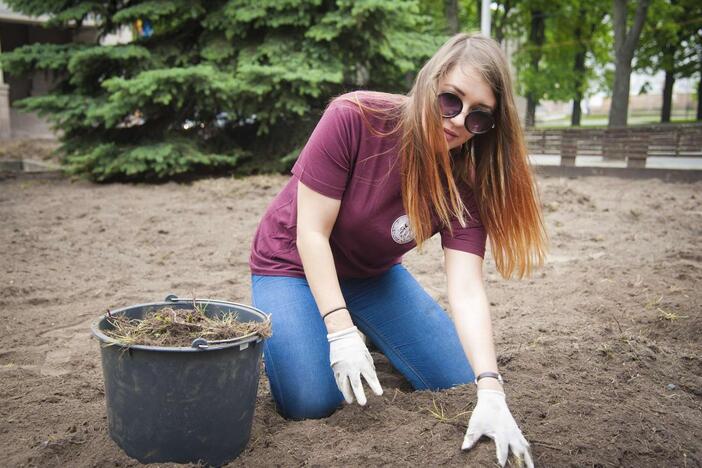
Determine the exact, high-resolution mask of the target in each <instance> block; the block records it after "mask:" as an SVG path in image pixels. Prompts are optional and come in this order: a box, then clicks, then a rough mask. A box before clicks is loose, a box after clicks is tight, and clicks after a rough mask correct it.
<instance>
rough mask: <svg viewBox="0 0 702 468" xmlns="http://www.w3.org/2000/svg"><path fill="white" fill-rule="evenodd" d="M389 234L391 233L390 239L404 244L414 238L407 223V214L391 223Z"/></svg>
mask: <svg viewBox="0 0 702 468" xmlns="http://www.w3.org/2000/svg"><path fill="white" fill-rule="evenodd" d="M390 234H392V240H394V241H395V242H397V243H398V244H406V243H408V242H412V241H413V240H414V233H413V232H412V228H410V225H409V217H408V216H407V215H402V216H400V217H399V218H397V219H396V220H395V222H394V223H392V228H391V229H390Z"/></svg>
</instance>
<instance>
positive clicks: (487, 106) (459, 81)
mask: <svg viewBox="0 0 702 468" xmlns="http://www.w3.org/2000/svg"><path fill="white" fill-rule="evenodd" d="M447 92H448V93H453V94H455V95H456V96H458V97H459V98H460V99H461V101H462V102H463V109H462V110H461V112H460V113H459V114H458V115H456V116H455V117H451V118H448V117H444V118H443V127H444V135H445V136H446V142H447V143H448V147H449V150H452V149H454V148H458V147H459V146H461V145H462V144H463V143H465V142H466V141H468V140H470V139H471V138H473V134H472V133H470V132H469V131H468V130H467V129H466V127H465V125H464V122H465V118H466V115H468V112H470V111H472V110H475V109H483V110H487V111H490V112H492V113H493V114H494V112H495V106H496V100H495V95H494V94H493V92H492V89H491V88H490V85H488V84H487V82H486V81H485V80H483V78H482V77H481V76H480V73H478V72H477V71H476V70H475V69H474V68H473V67H471V66H466V67H460V66H457V67H453V69H452V70H451V71H449V72H448V73H447V74H446V75H445V76H444V77H443V78H441V79H440V80H439V94H441V93H447Z"/></svg>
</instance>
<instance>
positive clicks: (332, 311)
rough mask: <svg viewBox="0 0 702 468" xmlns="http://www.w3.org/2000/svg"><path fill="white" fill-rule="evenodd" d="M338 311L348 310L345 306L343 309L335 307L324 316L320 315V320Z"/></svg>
mask: <svg viewBox="0 0 702 468" xmlns="http://www.w3.org/2000/svg"><path fill="white" fill-rule="evenodd" d="M340 310H349V309H347V308H346V306H344V307H337V308H336V309H332V310H330V311H329V312H327V313H326V314H324V315H322V320H324V319H325V318H327V315H331V314H333V313H334V312H338V311H340Z"/></svg>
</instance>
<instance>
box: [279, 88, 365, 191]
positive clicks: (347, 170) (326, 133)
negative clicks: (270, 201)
mask: <svg viewBox="0 0 702 468" xmlns="http://www.w3.org/2000/svg"><path fill="white" fill-rule="evenodd" d="M353 106H354V104H353V103H350V102H345V101H339V100H336V101H333V102H332V103H331V104H330V105H329V106H328V107H327V109H326V110H325V111H324V114H323V115H322V118H321V119H320V120H319V122H318V123H317V126H316V127H315V129H314V131H313V132H312V135H310V138H309V140H308V141H307V144H306V145H305V147H304V148H303V149H302V152H301V153H300V156H299V157H298V159H297V162H295V165H294V166H293V168H292V173H293V174H295V175H296V176H297V177H298V178H299V179H300V181H301V182H302V183H304V184H305V185H306V186H308V187H309V188H311V189H312V190H314V191H316V192H319V193H321V194H322V195H326V196H328V197H331V198H334V199H337V200H341V198H342V197H343V195H344V191H345V190H346V185H347V183H348V181H349V178H350V176H351V172H352V169H353V164H354V161H355V160H356V156H357V153H358V146H359V145H358V139H359V138H360V135H361V130H362V128H361V126H362V125H363V121H362V118H361V116H360V114H359V111H358V110H357V109H354V108H353Z"/></svg>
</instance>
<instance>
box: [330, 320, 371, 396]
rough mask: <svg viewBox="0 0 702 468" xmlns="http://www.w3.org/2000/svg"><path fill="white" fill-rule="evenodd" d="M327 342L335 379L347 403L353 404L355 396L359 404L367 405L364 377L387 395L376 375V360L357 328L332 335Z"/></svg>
mask: <svg viewBox="0 0 702 468" xmlns="http://www.w3.org/2000/svg"><path fill="white" fill-rule="evenodd" d="M327 340H328V341H329V361H330V364H331V367H332V370H333V371H334V379H335V380H336V385H337V386H338V387H339V390H340V391H341V393H342V394H343V395H344V399H345V400H346V403H353V401H354V397H355V399H356V400H357V401H358V404H359V405H361V406H363V405H365V404H366V394H365V393H364V392H363V384H362V383H361V376H362V377H363V378H364V379H366V382H367V383H368V386H369V387H370V389H371V390H372V391H373V393H375V394H376V395H382V394H383V389H382V387H381V386H380V382H378V377H377V376H376V375H375V366H374V365H373V358H372V357H371V355H370V352H369V351H368V348H367V347H366V345H365V344H364V343H363V339H362V338H361V335H359V333H358V329H357V328H356V327H350V328H347V329H345V330H342V331H339V332H336V333H330V334H328V335H327Z"/></svg>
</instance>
